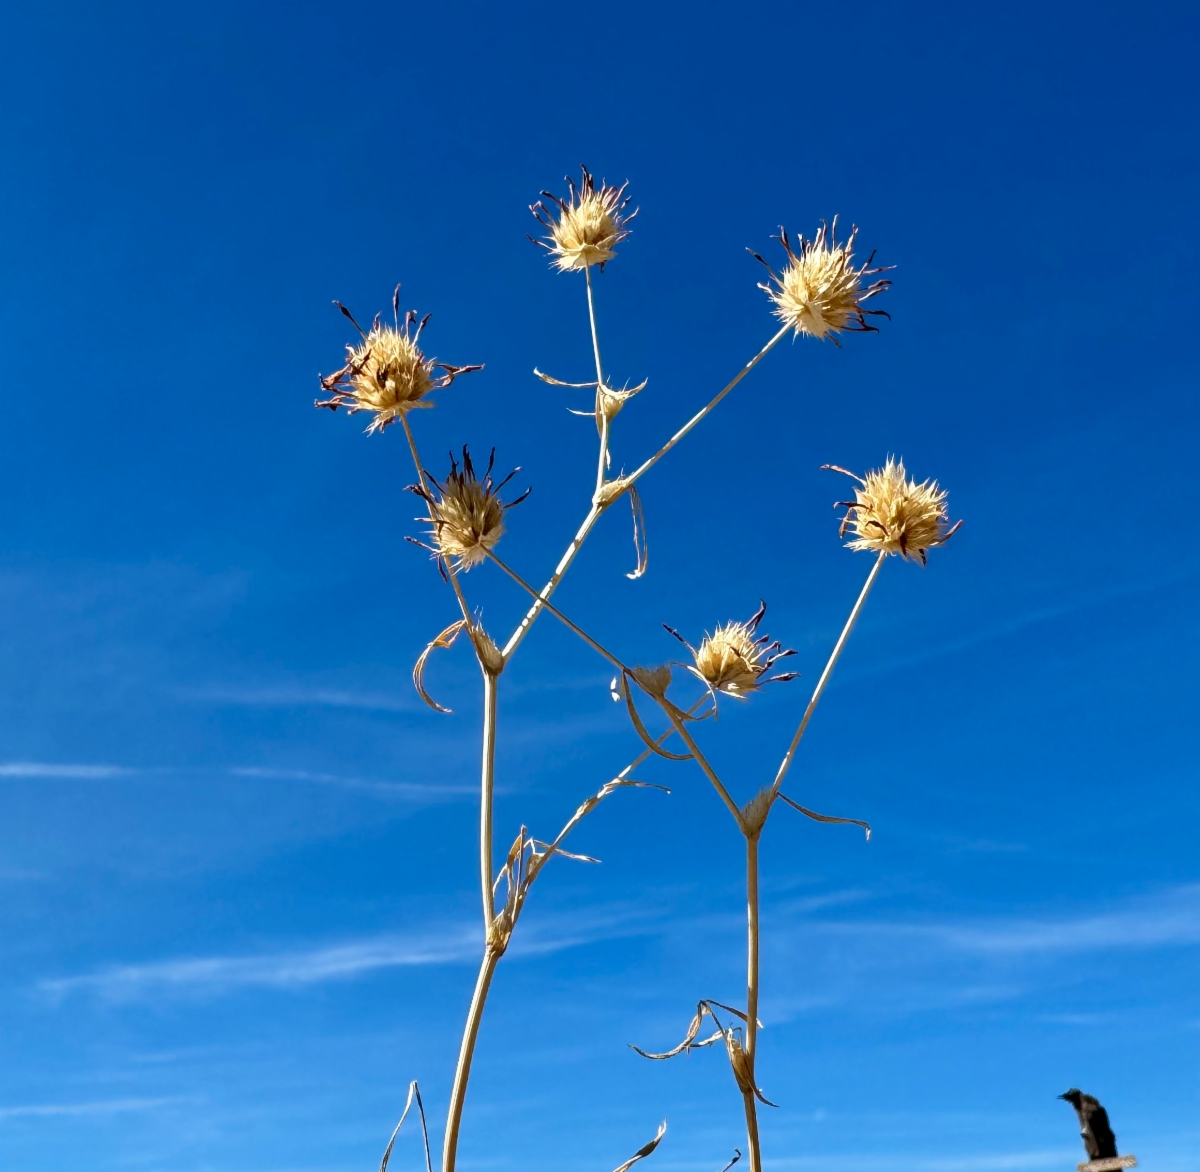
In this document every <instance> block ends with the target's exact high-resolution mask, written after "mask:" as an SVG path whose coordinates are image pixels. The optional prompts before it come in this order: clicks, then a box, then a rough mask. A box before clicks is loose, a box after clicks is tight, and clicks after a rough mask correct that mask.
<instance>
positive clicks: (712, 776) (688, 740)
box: [662, 703, 745, 834]
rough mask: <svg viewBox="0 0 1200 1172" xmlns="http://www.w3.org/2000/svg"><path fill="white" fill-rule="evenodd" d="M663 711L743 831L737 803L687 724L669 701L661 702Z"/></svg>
mask: <svg viewBox="0 0 1200 1172" xmlns="http://www.w3.org/2000/svg"><path fill="white" fill-rule="evenodd" d="M662 709H663V711H664V712H665V713H666V714H667V716H668V717H669V718H670V720H671V723H672V724H673V725H674V726H675V731H676V732H677V733H678V734H679V735H680V736H681V737H682V738H683V743H684V744H685V745H687V747H688V751H689V752H690V753H691V754H692V756H693V757H695V758H696V762H697V764H698V765H699V766H700V768H701V769H703V770H704V776H705V777H707V778H708V780H709V781H711V782H712V784H713V788H714V789H715V790H716V791H717V793H718V794H720V795H721V800H722V801H723V802H724V803H725V805H726V806H727V807H728V808H729V812H730V813H731V814H732V815H733V820H734V821H735V822H736V823H737V824H738V829H739V830H741V831H742V833H743V834H744V833H745V823H744V820H743V818H742V812H741V810H739V809H738V807H737V803H736V802H735V801H734V800H733V798H731V797H730V796H729V791H728V790H727V789H726V788H725V786H724V785H722V783H721V779H720V778H719V777H718V776H717V774H716V770H714V769H713V767H712V766H711V765H710V764H709V763H708V758H707V757H705V755H704V754H703V753H702V752H700V746H699V745H697V744H696V742H695V741H694V740H693V739H692V734H691V733H690V732H688V730H687V725H685V724H684V723H683V721H682V720H681V719H680V718H679V717H678V716H676V715H675V711H674V709H675V706H674V705H673V704H670V703H666V704H662Z"/></svg>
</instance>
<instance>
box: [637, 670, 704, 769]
mask: <svg viewBox="0 0 1200 1172" xmlns="http://www.w3.org/2000/svg"><path fill="white" fill-rule="evenodd" d="M626 674H628V673H626ZM621 690H622V692H624V694H625V707H626V708H628V709H629V719H630V720H631V721H633V727H634V729H635V730H636V731H637V735H638V736H639V737H641V738H642V740H643V741H644V742H645V745H646V748H648V749H650V750H651V751H652V752H654V753H657V754H658V755H659V756H660V757H666V759H667V760H668V761H690V760H691V759H692V755H691V753H671V752H668V751H667V750H666V749H664V748H663V747H662V745H660V744H659V743H658V742H657V741H656V740H654V739H653V738H652V737H651V736H650V734H649V733H648V732H647V731H646V726H645V725H644V724H643V723H642V718H641V717H640V716H639V715H638V710H637V707H636V706H635V705H634V703H633V694H632V691H631V689H630V688H629V685H628V684H627V683H626V685H625V687H623V688H622V689H621Z"/></svg>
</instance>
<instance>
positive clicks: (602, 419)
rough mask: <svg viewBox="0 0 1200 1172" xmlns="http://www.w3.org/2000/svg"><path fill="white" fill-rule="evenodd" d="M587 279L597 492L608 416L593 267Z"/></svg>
mask: <svg viewBox="0 0 1200 1172" xmlns="http://www.w3.org/2000/svg"><path fill="white" fill-rule="evenodd" d="M583 271H584V275H585V276H586V277H587V301H588V323H589V324H590V325H591V327H592V353H593V354H594V355H595V356H596V423H597V426H598V430H599V432H600V455H599V457H598V459H597V462H596V492H599V491H600V489H601V488H602V487H603V486H604V475H605V473H606V472H607V471H608V416H607V414H606V413H605V411H604V403H603V399H604V368H603V366H602V365H601V363H600V335H599V334H598V333H597V332H596V305H595V301H594V299H593V296H592V266H591V265H588V266H587V267H586V268H585V269H584V270H583Z"/></svg>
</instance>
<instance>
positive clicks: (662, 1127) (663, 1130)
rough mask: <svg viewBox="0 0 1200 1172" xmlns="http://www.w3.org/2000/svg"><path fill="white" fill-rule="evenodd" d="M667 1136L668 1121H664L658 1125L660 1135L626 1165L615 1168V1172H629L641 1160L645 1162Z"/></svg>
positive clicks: (642, 1148) (626, 1162) (645, 1145)
mask: <svg viewBox="0 0 1200 1172" xmlns="http://www.w3.org/2000/svg"><path fill="white" fill-rule="evenodd" d="M666 1134H667V1121H666V1120H665V1119H664V1120H663V1121H662V1122H661V1123H660V1124H659V1125H658V1133H657V1134H656V1135H655V1137H654V1138H653V1139H652V1140H651V1141H650V1142H649V1143H648V1144H644V1145H643V1146H642V1147H640V1148H638V1150H637V1151H636V1152H634V1153H633V1155H632V1156H630V1157H629V1159H628V1160H626V1161H625V1163H624V1164H621V1165H620V1166H619V1167H617V1168H614V1169H613V1172H629V1169H630V1168H632V1167H633V1166H634V1164H636V1163H637V1162H638V1161H639V1160H644V1159H645V1158H646V1157H647V1156H648V1155H650V1153H651V1152H652V1151H654V1149H655V1148H656V1147H658V1145H659V1144H660V1143H662V1137H663V1136H664V1135H666Z"/></svg>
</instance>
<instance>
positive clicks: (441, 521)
mask: <svg viewBox="0 0 1200 1172" xmlns="http://www.w3.org/2000/svg"><path fill="white" fill-rule="evenodd" d="M495 462H496V450H495V448H493V449H492V454H491V457H490V458H489V459H488V465H487V470H486V471H485V472H484V474H483V479H482V480H480V479H478V478H477V477H476V475H475V466H474V464H473V463H472V462H471V453H470V451H469V450H468V449H467V447H466V446H465V445H464V447H463V450H462V467H461V469H460V468H459V466H458V462H457V461H456V460H455V459H454V457H453V455H452V456H451V457H450V474H449V475H448V476H447V477H446V483H445V486H442V485H440V484H438V482H437V481H436V480H434V478H433V477H432V476H431V475H430V474H429V473H428V472H426V473H425V479H426V480H427V481H428V482H429V485H430V486H431V487H426V486H425V485H423V484H415V485H412V486H410V487H411V491H412V492H415V493H416V494H417V496H419V497H420V498H421V499H422V500H423V501H424V502H425V503H426V504H427V505H428V506H429V515H428V516H426V517H418V518H417V520H419V521H428V522H429V523H430V525H432V527H433V528H432V529H430V531H429V536H430V538H431V539H432V542H433V544H431V545H427V544H426V543H425V542H423V541H417V540H416V538H413V537H410V538H409V539H408V540H409V541H413V542H415V543H416V544H417V545H421V546H424V548H426V549H428V550H432V552H433V555H434V557H435V558H437V559H438V561H439V562H450V563H451V564H452V565H453V567H454V569H455V570H469V569H471V567H472V566H477V565H479V563H480V562H481V561H483V560H484V559H485V558H486V557H487V555H488V552H489V551H490V550H492V549H494V548H495V547H496V543H497V542H498V541H499V540H500V538H501V537H502V536H503V534H504V514H505V512H507V511H508V510H509V509H511V508H514V507H515V506H516V505H519V504H520V503H521V502H522V501H523V500H524V499H525V498H526V497H527V496H528V495H529V493H530V490H529V489H526V490H525V491H524V492H523V493H521V495H520V496H519V497H517V498H516V500H513V501H509V502H508V504H505V503H504V502H503V501H501V500H500V496H499V493H500V490H501V489H502V488H503V487H504V486H505V485H506V484H507V483H508V482H509V481H510V480H511V479H512V478H513V477H514V476H515V475H516V474H517V473H518V472H519V471H520V468H514V469H513V470H512V471H511V472H510V473H509V474H508V475H507V476H506V477H505V478H504V479H503V480H501V481H500V483H499V484H493V483H492V468H493V466H494V465H495Z"/></svg>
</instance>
